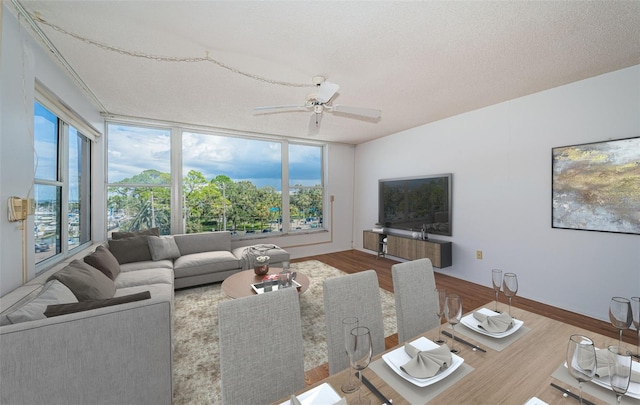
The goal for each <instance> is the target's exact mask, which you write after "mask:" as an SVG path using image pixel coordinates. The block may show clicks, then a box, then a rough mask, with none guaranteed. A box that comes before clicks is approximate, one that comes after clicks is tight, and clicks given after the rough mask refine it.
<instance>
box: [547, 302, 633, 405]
mask: <svg viewBox="0 0 640 405" xmlns="http://www.w3.org/2000/svg"><path fill="white" fill-rule="evenodd" d="M631 302H632V300H629V299H627V298H623V297H612V298H611V302H610V305H609V319H610V322H611V324H612V325H613V326H614V327H615V328H616V329H618V336H619V337H618V343H617V344H612V345H607V346H606V347H601V348H599V347H596V345H595V344H594V342H593V341H592V340H591V339H590V338H589V337H587V336H583V335H572V336H570V338H569V343H568V346H567V359H566V361H565V362H564V364H563V365H562V366H560V367H559V368H558V369H557V370H556V371H555V372H554V373H553V374H552V377H554V378H556V379H558V380H560V381H563V382H565V383H567V384H570V385H573V386H575V382H576V381H577V385H578V392H579V394H578V395H576V394H574V393H570V392H569V391H568V390H566V389H563V388H562V387H560V386H558V385H555V384H552V385H553V386H554V388H557V389H559V390H561V391H563V392H565V394H569V395H570V396H572V397H574V398H575V399H577V400H579V401H580V402H582V403H584V404H587V405H590V404H592V402H590V401H588V400H585V399H583V398H582V394H583V392H586V393H588V394H590V395H592V396H594V397H596V398H598V399H601V400H603V401H607V402H610V401H611V400H612V399H614V398H615V401H616V402H615V403H616V404H620V403H624V404H640V363H639V362H638V361H634V357H635V354H634V353H633V352H632V351H631V350H629V349H628V348H627V347H625V346H624V345H623V342H622V331H623V330H624V329H628V328H629V327H630V326H631V324H632V322H633V319H634V315H635V313H634V311H633V309H632V305H631ZM585 383H590V384H585Z"/></svg>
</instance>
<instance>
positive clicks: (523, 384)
mask: <svg viewBox="0 0 640 405" xmlns="http://www.w3.org/2000/svg"><path fill="white" fill-rule="evenodd" d="M488 308H495V303H494V302H490V303H487V304H486V305H484V306H483V307H480V308H475V309H473V310H472V311H468V312H467V313H466V314H465V316H466V315H469V314H472V313H473V312H475V311H478V310H481V309H482V310H488ZM498 310H499V311H508V307H507V305H506V304H503V303H500V304H499V307H498ZM511 315H512V316H513V318H514V319H515V320H517V321H520V322H521V325H520V327H519V328H518V329H517V330H516V331H515V332H513V333H511V334H509V335H508V336H506V337H501V338H494V337H491V336H487V335H485V334H481V333H478V332H476V331H475V330H473V329H472V328H470V327H467V326H465V325H464V324H462V323H459V324H457V325H456V326H455V330H454V332H455V336H456V337H459V338H461V339H463V340H465V341H467V342H468V343H469V344H471V345H475V346H477V347H478V348H480V349H482V350H484V351H481V350H474V349H473V348H472V347H471V346H469V345H466V344H463V343H460V342H458V341H456V342H455V343H454V344H455V346H456V348H458V349H460V350H461V351H460V353H459V354H458V356H460V357H461V358H462V359H464V362H463V363H462V365H461V366H460V367H457V368H456V369H455V371H453V372H452V373H451V374H450V375H448V376H447V377H446V378H443V379H442V380H440V381H438V382H436V383H433V384H430V385H427V386H424V387H418V386H417V385H415V384H413V383H411V382H409V381H407V380H405V379H404V378H402V377H401V376H400V375H399V374H398V373H397V372H396V371H394V370H393V369H392V368H391V367H390V366H389V364H388V363H386V362H385V359H383V358H382V356H383V355H384V354H387V358H388V356H389V353H391V352H392V351H393V350H397V349H398V348H402V347H403V346H404V342H401V343H400V344H399V345H398V346H397V347H394V348H391V349H388V350H386V351H385V352H384V353H380V354H378V355H375V356H374V357H373V358H372V360H371V363H370V364H369V366H368V367H367V368H366V369H365V370H364V371H363V374H362V375H363V376H364V377H365V378H366V379H367V380H369V382H370V383H371V384H372V385H373V386H374V387H375V388H376V389H377V390H378V391H379V392H380V393H381V394H382V395H383V396H384V397H386V398H387V399H390V400H392V402H393V405H401V404H411V405H416V404H426V403H429V404H446V405H450V404H483V405H484V404H510V405H511V404H537V403H540V404H542V403H547V404H566V405H572V404H579V402H578V400H577V399H576V398H573V397H571V394H565V393H563V392H562V391H560V390H559V389H557V388H554V387H553V386H552V384H554V385H556V386H559V387H560V388H562V389H565V390H568V391H570V392H571V393H572V394H578V392H579V390H578V381H577V380H576V379H575V378H573V377H572V376H571V374H570V373H569V371H568V370H567V368H566V366H565V362H566V353H567V343H568V341H569V337H570V336H571V335H573V334H581V335H585V336H587V337H589V338H591V339H592V340H593V342H594V344H595V346H596V348H605V349H606V347H607V346H608V345H616V344H618V340H617V339H615V338H611V337H607V336H604V335H601V334H598V333H595V332H592V331H589V330H585V329H582V328H580V327H577V326H573V325H570V324H567V323H564V322H561V321H558V320H554V319H551V318H548V317H546V316H543V315H539V314H535V313H532V312H529V311H526V310H524V309H521V308H518V307H517V304H516V303H515V302H514V306H512V307H511ZM463 319H464V317H463ZM467 319H469V318H467ZM442 331H443V332H449V333H451V332H452V330H451V326H450V325H447V326H445V325H442ZM421 336H422V337H426V338H427V339H429V340H431V341H433V340H435V339H436V337H437V336H438V328H437V327H436V328H434V329H432V330H429V331H427V332H425V333H424V334H423V335H421ZM416 338H418V336H417V337H416ZM416 338H413V339H410V340H409V342H411V341H414V340H415V339H416ZM445 338H446V339H447V343H446V344H447V345H448V346H451V345H452V339H451V338H450V337H445ZM623 345H625V344H624V343H623ZM625 346H627V347H628V349H629V350H631V351H633V349H634V348H633V347H631V346H630V345H628V344H627V345H625ZM345 356H346V354H345ZM353 372H354V370H353V369H345V370H343V371H341V372H338V373H335V374H333V375H330V376H329V377H327V378H325V379H323V380H321V381H318V382H316V383H315V384H313V385H310V386H307V387H305V388H304V389H301V390H300V391H298V392H296V393H294V394H296V395H300V394H302V393H304V392H306V391H309V390H311V389H314V388H315V387H317V386H319V385H321V384H325V383H326V384H329V385H330V386H331V387H332V388H333V389H334V390H335V392H336V393H337V394H339V395H340V396H341V397H346V399H347V401H348V402H351V400H352V399H354V398H356V397H357V395H358V393H357V392H355V393H350V394H344V393H343V392H341V390H340V386H341V385H342V383H343V382H344V381H345V380H347V378H348V377H349V373H353ZM360 389H361V395H362V396H366V397H368V398H370V400H371V405H380V404H383V402H382V400H381V399H380V398H379V397H378V396H377V395H375V394H374V393H373V392H372V391H370V390H369V389H368V388H367V387H366V386H365V385H364V384H363V385H361V388H360ZM582 395H583V398H584V399H586V400H588V401H591V403H593V404H595V405H601V404H612V403H615V395H614V393H613V391H612V390H611V389H610V388H605V387H601V386H599V385H597V384H596V383H594V382H585V383H583V394H582ZM287 400H288V398H282V399H281V400H279V401H276V402H274V404H281V403H283V402H286V401H287ZM537 401H543V402H537ZM286 403H288V402H286ZM622 403H623V404H625V405H640V399H636V398H632V397H629V396H625V397H623V399H622Z"/></svg>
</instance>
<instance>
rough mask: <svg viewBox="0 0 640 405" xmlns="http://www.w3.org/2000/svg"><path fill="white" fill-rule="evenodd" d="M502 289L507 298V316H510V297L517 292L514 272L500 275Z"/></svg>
mask: <svg viewBox="0 0 640 405" xmlns="http://www.w3.org/2000/svg"><path fill="white" fill-rule="evenodd" d="M502 291H503V292H504V295H506V296H507V299H508V300H509V316H512V315H511V299H512V298H513V297H515V295H516V293H517V292H518V276H516V273H504V277H502Z"/></svg>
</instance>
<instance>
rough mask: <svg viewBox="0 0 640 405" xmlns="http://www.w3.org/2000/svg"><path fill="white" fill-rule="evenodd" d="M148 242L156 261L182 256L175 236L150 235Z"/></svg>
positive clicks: (152, 257) (153, 258)
mask: <svg viewBox="0 0 640 405" xmlns="http://www.w3.org/2000/svg"><path fill="white" fill-rule="evenodd" d="M147 242H149V250H150V251H151V259H152V260H154V261H158V260H164V259H175V258H177V257H180V250H179V249H178V245H176V241H175V240H174V239H173V236H148V237H147Z"/></svg>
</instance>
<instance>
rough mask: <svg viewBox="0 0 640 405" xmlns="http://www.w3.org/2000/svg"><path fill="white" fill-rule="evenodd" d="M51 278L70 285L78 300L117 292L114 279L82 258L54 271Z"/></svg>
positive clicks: (96, 297)
mask: <svg viewBox="0 0 640 405" xmlns="http://www.w3.org/2000/svg"><path fill="white" fill-rule="evenodd" d="M49 280H58V281H60V282H61V283H62V284H64V285H66V286H67V287H69V289H70V290H71V291H72V292H73V294H74V295H75V296H76V298H77V299H78V301H87V300H101V299H105V298H111V297H113V294H115V292H116V285H115V284H114V282H113V280H111V279H110V278H109V277H107V276H105V275H104V273H102V272H101V271H100V270H98V269H96V268H95V267H92V266H89V265H88V264H87V263H85V262H84V261H81V260H74V261H72V262H71V263H69V265H67V266H66V267H64V268H63V269H62V270H59V271H57V272H55V273H53V274H52V275H51V277H49ZM47 281H48V280H47Z"/></svg>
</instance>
